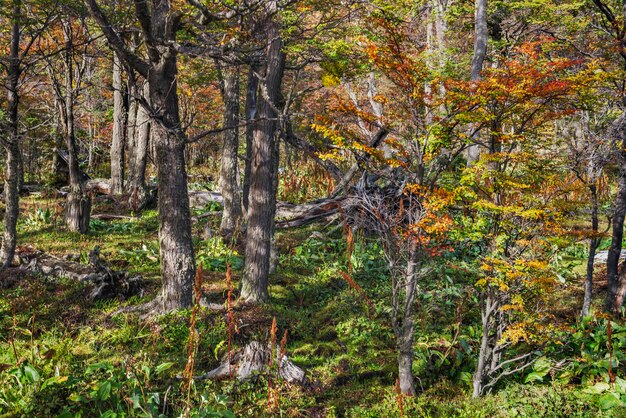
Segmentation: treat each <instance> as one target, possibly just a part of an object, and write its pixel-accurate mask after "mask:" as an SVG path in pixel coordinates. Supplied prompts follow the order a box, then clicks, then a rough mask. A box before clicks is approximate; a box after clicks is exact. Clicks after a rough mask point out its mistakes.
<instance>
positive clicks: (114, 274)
mask: <svg viewBox="0 0 626 418" xmlns="http://www.w3.org/2000/svg"><path fill="white" fill-rule="evenodd" d="M16 257H17V258H18V261H19V267H17V268H18V269H20V270H22V271H28V272H30V273H34V274H42V275H45V276H52V277H58V278H68V279H72V280H76V281H80V282H86V283H88V284H89V287H90V290H89V294H88V296H87V298H88V299H89V300H92V301H93V300H100V299H110V298H114V297H118V296H121V297H123V298H125V299H126V298H129V297H131V296H137V295H139V296H142V295H143V284H144V281H143V278H142V277H141V276H130V275H129V274H128V272H124V271H115V270H112V269H111V268H109V267H108V266H107V265H106V264H105V263H104V262H103V261H102V260H101V259H100V249H99V247H97V246H96V247H95V248H94V249H93V250H92V251H91V252H90V253H89V265H85V264H80V263H78V262H76V261H72V260H71V258H72V257H70V256H68V257H66V258H65V259H64V258H59V257H56V256H54V255H51V254H46V253H44V252H43V251H38V250H33V249H31V248H18V250H17V251H16Z"/></svg>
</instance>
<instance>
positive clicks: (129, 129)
mask: <svg viewBox="0 0 626 418" xmlns="http://www.w3.org/2000/svg"><path fill="white" fill-rule="evenodd" d="M127 91H128V114H127V117H126V141H125V142H126V144H125V145H126V147H125V148H126V158H127V160H128V165H127V166H126V167H127V168H126V170H124V171H125V172H126V177H127V179H126V181H127V183H128V184H124V186H125V187H129V186H130V184H131V183H132V176H133V175H134V173H135V162H136V159H135V154H136V151H137V111H138V104H137V96H138V95H139V87H138V86H137V85H136V84H135V82H134V81H129V83H128V87H127Z"/></svg>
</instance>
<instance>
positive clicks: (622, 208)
mask: <svg viewBox="0 0 626 418" xmlns="http://www.w3.org/2000/svg"><path fill="white" fill-rule="evenodd" d="M625 128H626V112H625V113H623V114H622V115H621V116H620V117H619V118H618V120H617V121H615V125H614V127H613V130H614V132H615V134H616V136H617V137H618V138H620V139H621V140H620V141H618V142H617V143H618V144H619V145H621V149H620V150H619V152H618V156H619V164H620V174H619V180H618V183H617V194H616V195H615V202H614V203H613V220H612V225H611V226H612V235H611V246H610V247H609V251H608V257H607V261H606V273H607V280H608V293H607V296H606V304H605V306H606V310H607V312H617V311H619V308H620V307H621V306H617V300H616V296H617V290H618V286H619V277H618V267H619V257H620V254H621V252H622V239H623V237H624V216H625V215H626V150H625V148H624V147H626V138H625V137H624V135H626V132H624V131H625Z"/></svg>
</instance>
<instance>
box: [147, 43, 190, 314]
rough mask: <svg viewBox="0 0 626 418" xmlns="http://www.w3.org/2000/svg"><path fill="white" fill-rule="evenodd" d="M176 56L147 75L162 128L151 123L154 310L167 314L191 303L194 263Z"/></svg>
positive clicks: (151, 99)
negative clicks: (155, 192) (155, 212)
mask: <svg viewBox="0 0 626 418" xmlns="http://www.w3.org/2000/svg"><path fill="white" fill-rule="evenodd" d="M176 75H177V68H176V55H173V57H170V58H168V59H167V60H166V61H165V65H164V66H163V68H159V67H157V68H156V69H154V70H153V71H151V72H150V74H149V81H148V82H149V85H150V102H151V104H152V106H153V107H154V108H155V109H161V115H160V116H161V117H162V118H163V122H164V123H163V124H161V123H153V124H152V139H153V140H154V142H155V147H156V165H157V176H158V179H159V200H158V209H159V220H160V224H161V227H160V229H159V242H160V255H161V273H162V275H163V288H162V290H161V295H160V300H159V303H160V306H159V309H160V310H162V311H169V310H172V309H180V308H184V307H187V306H190V305H191V300H192V290H193V278H194V274H195V259H194V252H193V243H192V240H191V215H190V213H189V196H188V193H187V170H186V167H185V141H184V138H183V137H182V133H181V134H180V135H176V133H174V132H172V130H176V129H180V120H179V114H178V95H177V88H176V87H177V86H176V84H177V83H176Z"/></svg>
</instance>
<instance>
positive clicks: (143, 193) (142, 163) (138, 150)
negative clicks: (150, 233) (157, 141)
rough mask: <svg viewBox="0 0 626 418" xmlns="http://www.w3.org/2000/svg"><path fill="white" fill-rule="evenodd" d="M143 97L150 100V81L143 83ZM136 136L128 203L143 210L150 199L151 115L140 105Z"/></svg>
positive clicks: (136, 208) (131, 206)
mask: <svg viewBox="0 0 626 418" xmlns="http://www.w3.org/2000/svg"><path fill="white" fill-rule="evenodd" d="M142 94H143V97H144V99H145V100H146V101H148V102H150V88H149V86H148V83H147V82H145V83H144V85H143V93H142ZM136 125H137V126H136V128H135V136H136V138H137V141H136V144H135V152H134V163H133V164H132V165H131V170H130V176H129V177H130V178H129V180H130V190H129V191H130V196H129V198H128V199H129V200H128V205H129V207H130V208H132V209H133V211H135V212H137V211H140V210H142V209H143V208H144V207H145V206H146V204H147V203H148V201H149V200H150V193H149V190H148V186H146V166H147V163H148V146H149V140H150V115H148V111H147V110H146V109H145V108H144V107H143V106H139V107H138V109H137V119H136Z"/></svg>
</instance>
